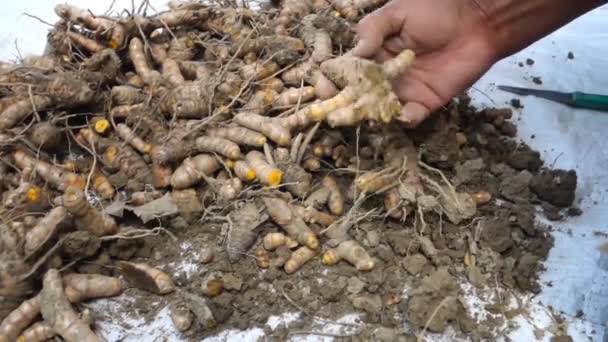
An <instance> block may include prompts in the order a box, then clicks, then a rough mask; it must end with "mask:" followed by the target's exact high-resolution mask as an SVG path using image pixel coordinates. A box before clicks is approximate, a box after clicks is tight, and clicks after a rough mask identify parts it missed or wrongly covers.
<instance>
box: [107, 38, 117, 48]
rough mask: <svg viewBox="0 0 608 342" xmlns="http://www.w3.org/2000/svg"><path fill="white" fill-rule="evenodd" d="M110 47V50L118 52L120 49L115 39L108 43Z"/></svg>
mask: <svg viewBox="0 0 608 342" xmlns="http://www.w3.org/2000/svg"><path fill="white" fill-rule="evenodd" d="M108 46H109V47H110V49H113V50H116V49H118V48H119V47H120V46H119V45H118V42H117V41H116V40H115V39H110V41H109V42H108Z"/></svg>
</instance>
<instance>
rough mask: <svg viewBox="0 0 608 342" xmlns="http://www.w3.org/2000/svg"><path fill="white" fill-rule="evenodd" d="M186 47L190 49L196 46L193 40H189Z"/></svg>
mask: <svg viewBox="0 0 608 342" xmlns="http://www.w3.org/2000/svg"><path fill="white" fill-rule="evenodd" d="M186 46H187V47H189V48H191V47H193V46H194V41H193V40H192V39H188V40H187V41H186Z"/></svg>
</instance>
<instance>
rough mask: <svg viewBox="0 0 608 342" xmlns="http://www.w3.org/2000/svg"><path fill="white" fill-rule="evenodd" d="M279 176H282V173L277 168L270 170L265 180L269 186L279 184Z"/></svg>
mask: <svg viewBox="0 0 608 342" xmlns="http://www.w3.org/2000/svg"><path fill="white" fill-rule="evenodd" d="M281 178H283V173H282V172H281V171H279V170H272V171H270V173H269V174H268V178H266V182H267V183H268V185H270V186H277V185H279V184H281Z"/></svg>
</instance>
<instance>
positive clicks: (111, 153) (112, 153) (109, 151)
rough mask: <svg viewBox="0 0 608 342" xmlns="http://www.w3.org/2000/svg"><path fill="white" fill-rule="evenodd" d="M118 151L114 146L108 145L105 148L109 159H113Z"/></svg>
mask: <svg viewBox="0 0 608 342" xmlns="http://www.w3.org/2000/svg"><path fill="white" fill-rule="evenodd" d="M117 153H118V149H117V148H116V146H110V147H108V149H107V150H106V153H105V155H106V157H107V158H108V159H110V160H113V159H114V157H116V154H117Z"/></svg>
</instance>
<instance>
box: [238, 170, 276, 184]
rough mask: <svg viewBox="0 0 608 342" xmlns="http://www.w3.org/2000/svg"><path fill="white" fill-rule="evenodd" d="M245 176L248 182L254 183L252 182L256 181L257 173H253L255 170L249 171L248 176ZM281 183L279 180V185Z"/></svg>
mask: <svg viewBox="0 0 608 342" xmlns="http://www.w3.org/2000/svg"><path fill="white" fill-rule="evenodd" d="M245 176H246V178H247V180H248V181H252V180H254V179H255V171H253V170H248V171H247V174H246V175H245ZM280 182H281V181H280V180H279V183H280Z"/></svg>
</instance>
